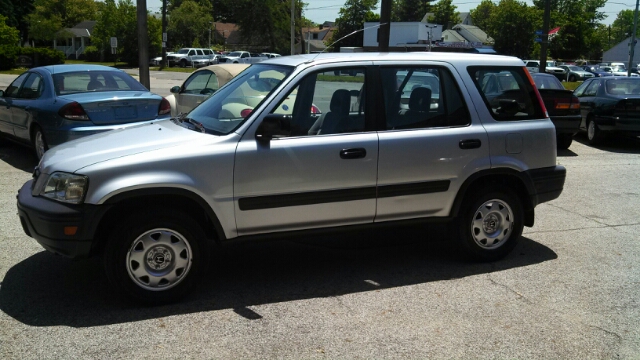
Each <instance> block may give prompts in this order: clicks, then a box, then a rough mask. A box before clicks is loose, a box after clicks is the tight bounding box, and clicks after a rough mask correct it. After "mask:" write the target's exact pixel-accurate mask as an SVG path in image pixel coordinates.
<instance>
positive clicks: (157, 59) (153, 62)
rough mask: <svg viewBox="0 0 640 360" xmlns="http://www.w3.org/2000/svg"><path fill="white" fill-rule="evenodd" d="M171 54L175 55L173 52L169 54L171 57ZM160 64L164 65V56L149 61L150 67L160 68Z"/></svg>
mask: <svg viewBox="0 0 640 360" xmlns="http://www.w3.org/2000/svg"><path fill="white" fill-rule="evenodd" d="M171 54H173V52H172V51H168V52H167V55H171ZM160 64H162V56H157V57H154V58H153V59H151V60H149V65H153V66H159V65H160Z"/></svg>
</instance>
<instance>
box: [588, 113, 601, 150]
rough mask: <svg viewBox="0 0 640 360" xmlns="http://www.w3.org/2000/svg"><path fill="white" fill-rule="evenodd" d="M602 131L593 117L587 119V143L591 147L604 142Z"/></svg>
mask: <svg viewBox="0 0 640 360" xmlns="http://www.w3.org/2000/svg"><path fill="white" fill-rule="evenodd" d="M602 138H603V134H602V130H600V128H599V127H598V124H596V122H595V121H594V120H593V117H589V118H588V119H587V141H588V142H589V145H597V144H599V143H600V142H601V141H602Z"/></svg>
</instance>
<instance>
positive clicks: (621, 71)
mask: <svg viewBox="0 0 640 360" xmlns="http://www.w3.org/2000/svg"><path fill="white" fill-rule="evenodd" d="M600 68H601V69H602V70H604V71H607V72H610V73H612V74H613V76H627V67H626V66H625V65H624V64H623V63H611V65H608V66H600ZM638 76H640V75H638V74H636V73H633V72H632V73H631V77H638Z"/></svg>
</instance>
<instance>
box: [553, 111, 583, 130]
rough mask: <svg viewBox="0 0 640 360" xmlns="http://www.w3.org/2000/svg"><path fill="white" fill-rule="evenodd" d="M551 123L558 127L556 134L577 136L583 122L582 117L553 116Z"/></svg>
mask: <svg viewBox="0 0 640 360" xmlns="http://www.w3.org/2000/svg"><path fill="white" fill-rule="evenodd" d="M551 122H553V125H554V126H555V127H556V134H572V135H573V134H576V133H578V130H579V129H580V123H581V122H582V116H581V115H580V114H578V115H567V116H551Z"/></svg>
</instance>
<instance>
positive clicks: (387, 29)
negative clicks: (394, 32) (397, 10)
mask: <svg viewBox="0 0 640 360" xmlns="http://www.w3.org/2000/svg"><path fill="white" fill-rule="evenodd" d="M378 31H379V32H378V51H380V52H388V51H389V37H390V33H391V0H382V3H381V4H380V28H379V29H378Z"/></svg>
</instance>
